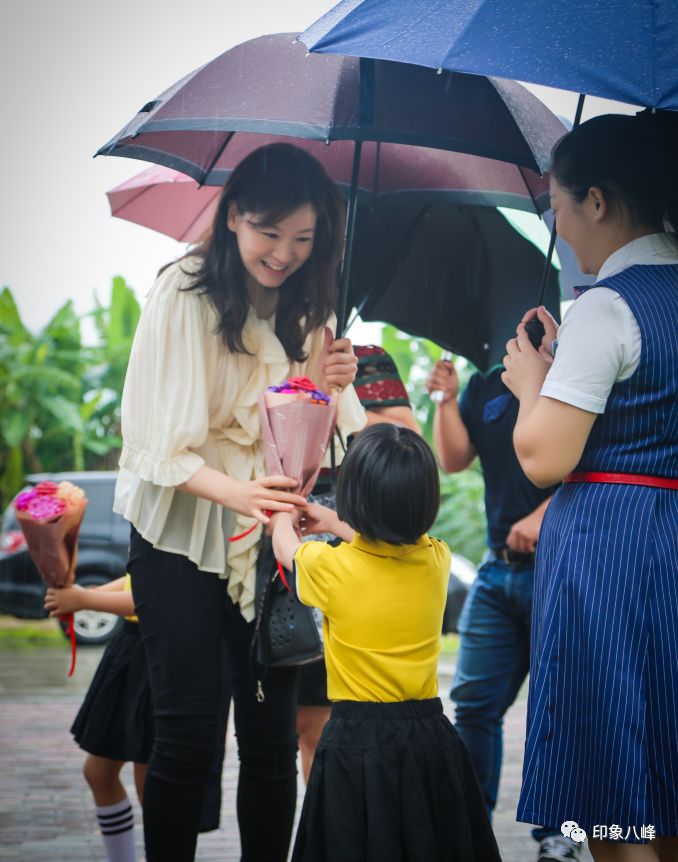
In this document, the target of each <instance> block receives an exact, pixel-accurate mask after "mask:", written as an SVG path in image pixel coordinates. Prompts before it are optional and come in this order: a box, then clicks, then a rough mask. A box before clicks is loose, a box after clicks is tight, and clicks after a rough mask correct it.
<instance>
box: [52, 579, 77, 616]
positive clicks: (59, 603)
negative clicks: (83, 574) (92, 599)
mask: <svg viewBox="0 0 678 862" xmlns="http://www.w3.org/2000/svg"><path fill="white" fill-rule="evenodd" d="M86 592H87V591H86V590H85V589H84V587H79V586H78V585H77V584H75V585H73V586H72V587H61V588H60V589H54V588H53V587H50V588H49V589H48V590H47V593H46V594H45V610H47V611H49V615H50V617H59V616H61V615H62V614H72V613H74V612H75V611H80V610H82V609H83V607H84V606H85V605H84V599H85V593H86Z"/></svg>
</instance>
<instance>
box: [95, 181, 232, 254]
mask: <svg viewBox="0 0 678 862" xmlns="http://www.w3.org/2000/svg"><path fill="white" fill-rule="evenodd" d="M220 192H221V189H220V188H217V187H216V186H202V187H201V186H199V185H198V184H197V183H196V181H195V180H193V179H191V177H187V176H186V174H182V173H180V172H179V171H173V170H172V169H171V168H161V167H152V168H146V170H145V171H141V173H139V174H136V175H135V176H133V177H132V178H131V179H129V180H126V181H125V182H124V183H121V184H120V185H119V186H116V187H115V188H114V189H111V190H110V191H109V192H107V193H106V194H107V196H108V201H109V203H110V205H111V215H114V216H115V217H116V218H122V219H125V220H126V221H131V222H134V223H135V224H140V225H144V226H145V227H150V228H151V229H152V230H156V231H158V232H159V233H164V234H167V236H171V237H172V238H173V239H178V240H179V241H180V242H196V241H197V240H198V239H199V238H200V237H201V236H202V234H203V233H205V231H206V230H207V229H208V228H209V226H210V224H211V222H212V219H213V217H214V210H215V209H216V205H217V200H218V199H219V193H220Z"/></svg>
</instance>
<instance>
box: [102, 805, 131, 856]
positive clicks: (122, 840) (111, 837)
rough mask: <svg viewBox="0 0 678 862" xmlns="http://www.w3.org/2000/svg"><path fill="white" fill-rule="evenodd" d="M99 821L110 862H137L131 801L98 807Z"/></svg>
mask: <svg viewBox="0 0 678 862" xmlns="http://www.w3.org/2000/svg"><path fill="white" fill-rule="evenodd" d="M97 820H98V822H99V829H101V836H102V838H103V839H104V847H105V849H106V857H107V859H108V862H136V858H137V857H136V851H135V849H134V812H133V811H132V805H131V803H130V801H129V799H127V798H125V799H123V800H122V802H116V803H115V805H100V806H97Z"/></svg>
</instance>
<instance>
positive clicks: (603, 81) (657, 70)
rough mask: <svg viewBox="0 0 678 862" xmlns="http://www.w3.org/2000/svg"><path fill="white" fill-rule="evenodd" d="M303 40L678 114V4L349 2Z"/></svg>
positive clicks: (320, 47) (651, 0) (623, 0)
mask: <svg viewBox="0 0 678 862" xmlns="http://www.w3.org/2000/svg"><path fill="white" fill-rule="evenodd" d="M300 38H301V40H302V41H303V42H304V44H306V45H307V46H308V47H309V48H310V49H311V50H313V51H321V52H329V53H334V54H345V55H351V56H354V57H372V58H377V59H380V60H397V61H400V62H404V63H415V64H417V65H421V66H428V67H431V68H434V69H451V70H454V71H457V72H467V73H471V74H477V75H498V76H500V77H502V78H511V79H514V80H518V81H529V82H531V83H534V84H545V85H547V86H551V87H559V88H561V89H564V90H574V91H576V92H578V93H587V94H590V95H594V96H603V97H605V98H608V99H616V100H618V101H622V102H629V103H631V104H634V105H645V106H647V107H655V108H669V109H672V110H678V3H676V0H606V2H604V3H603V2H600V0H573V2H569V3H565V4H563V3H553V2H543V3H535V2H534V0H512V2H510V3H507V2H506V0H449V2H440V0H343V2H341V3H339V4H338V5H337V6H335V7H334V8H333V9H331V10H330V11H329V12H327V14H326V15H324V16H323V17H322V18H320V19H319V20H318V21H316V22H315V24H312V25H311V27H309V28H308V30H306V31H305V32H304V33H303V34H302V35H301V37H300Z"/></svg>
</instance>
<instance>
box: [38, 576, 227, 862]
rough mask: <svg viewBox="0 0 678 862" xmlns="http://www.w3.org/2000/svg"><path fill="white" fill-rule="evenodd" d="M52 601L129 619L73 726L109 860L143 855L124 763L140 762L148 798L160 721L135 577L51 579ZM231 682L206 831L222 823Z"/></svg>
mask: <svg viewBox="0 0 678 862" xmlns="http://www.w3.org/2000/svg"><path fill="white" fill-rule="evenodd" d="M45 608H46V609H47V610H48V611H49V612H50V616H51V617H56V616H62V615H64V614H74V613H77V612H78V611H82V610H92V611H104V612H107V613H111V614H117V615H119V616H123V617H125V622H124V625H123V627H122V628H121V629H120V630H119V631H118V632H117V634H116V635H114V637H113V638H112V640H111V641H110V642H109V644H108V646H107V647H106V651H105V652H104V655H103V657H102V659H101V662H100V663H99V666H98V668H97V670H96V673H95V674H94V678H93V679H92V682H91V684H90V687H89V689H88V691H87V694H86V695H85V699H84V701H83V703H82V706H81V707H80V710H79V711H78V714H77V716H76V717H75V721H74V722H73V725H72V727H71V733H72V734H73V737H74V738H75V741H76V742H77V743H78V745H79V746H80V747H81V748H82V749H83V750H84V751H86V752H87V757H86V758H85V764H84V767H83V773H84V776H85V780H86V782H87V784H88V785H89V787H90V790H91V791H92V795H93V797H94V802H95V805H96V814H97V821H98V824H99V829H100V830H101V836H102V839H103V842H104V849H105V851H106V858H107V860H108V862H136V859H137V854H136V850H135V838H134V813H133V810H132V805H131V803H130V800H129V799H128V797H127V792H126V790H125V787H124V786H123V784H122V782H121V780H120V772H121V770H122V768H123V766H124V765H125V763H128V762H129V763H133V764H134V784H135V787H136V791H137V796H138V798H139V803H140V804H142V805H143V789H144V781H145V780H146V770H147V764H148V760H149V757H150V754H151V749H152V746H153V732H154V727H153V713H152V709H151V698H150V692H149V683H148V671H147V668H146V655H145V653H144V648H143V643H142V641H141V637H140V636H139V626H138V624H137V617H136V616H135V613H134V599H133V596H132V591H131V578H130V576H129V575H125V576H124V577H122V578H118V579H117V580H114V581H110V582H109V583H107V584H104V585H102V586H100V587H95V588H94V589H84V588H83V587H80V586H78V585H77V584H76V585H74V586H71V587H63V588H60V589H59V588H51V587H50V588H49V589H48V590H47V593H46V595H45ZM228 688H229V692H228V693H227V694H226V695H225V700H224V702H223V703H222V708H221V709H220V722H221V724H220V727H221V733H220V741H221V744H220V748H219V750H218V752H217V756H216V758H215V761H214V764H213V768H212V772H211V774H210V780H209V783H208V785H207V788H206V794H205V797H204V800H203V808H202V816H201V822H200V831H201V832H208V831H211V830H213V829H217V828H218V826H219V818H220V809H221V765H222V760H223V754H224V737H225V733H226V724H227V721H228V707H229V701H230V686H229V687H228Z"/></svg>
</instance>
